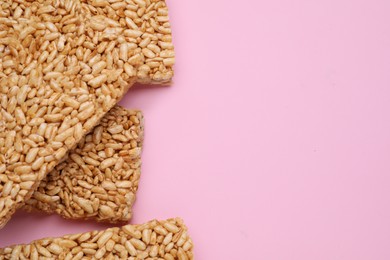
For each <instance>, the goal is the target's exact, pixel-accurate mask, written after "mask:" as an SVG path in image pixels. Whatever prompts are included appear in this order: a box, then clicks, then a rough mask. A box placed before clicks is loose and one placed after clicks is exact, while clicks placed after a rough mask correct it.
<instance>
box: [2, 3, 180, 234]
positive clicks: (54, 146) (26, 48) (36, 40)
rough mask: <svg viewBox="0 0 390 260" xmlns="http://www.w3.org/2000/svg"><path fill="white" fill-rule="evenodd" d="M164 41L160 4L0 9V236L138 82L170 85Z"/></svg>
mask: <svg viewBox="0 0 390 260" xmlns="http://www.w3.org/2000/svg"><path fill="white" fill-rule="evenodd" d="M170 35H171V29H170V24H169V22H168V15H167V8H166V4H165V2H164V1H160V0H134V1H131V0H130V1H129V0H118V1H107V0H92V1H86V0H83V1H79V0H65V1H62V0H61V1H60V0H45V1H28V0H19V1H12V0H4V1H2V2H1V3H0V92H1V96H0V105H1V113H0V228H1V227H3V226H4V225H5V224H6V223H7V221H8V220H9V219H10V218H11V216H12V214H13V213H14V212H15V210H16V209H17V208H20V207H21V206H22V205H23V204H24V203H25V201H27V200H28V199H29V198H30V197H31V195H32V193H33V191H34V190H35V189H36V188H37V187H38V185H39V183H40V181H41V180H42V179H43V178H44V177H45V176H46V174H47V173H49V172H50V171H51V170H53V169H54V167H55V166H56V165H57V164H58V163H59V162H60V160H62V158H63V157H64V156H65V155H66V154H67V152H68V151H69V150H70V149H73V148H74V147H75V146H76V145H77V143H79V142H80V140H81V139H82V138H83V136H85V135H86V134H87V133H88V132H90V131H91V130H92V129H93V127H94V126H95V125H97V124H98V123H99V121H100V120H101V118H102V117H103V116H104V114H105V113H106V112H108V111H109V110H110V109H111V108H112V107H113V106H114V105H115V104H116V103H117V102H118V101H119V100H120V98H121V97H122V96H123V95H124V93H125V92H126V91H127V89H128V88H129V86H131V85H132V84H133V83H134V82H135V81H136V80H137V78H138V80H140V81H142V79H145V81H146V82H147V81H148V80H150V79H152V80H153V81H157V82H158V81H160V82H163V81H164V80H168V79H170V78H171V72H170V70H169V69H168V68H169V67H170V66H171V65H172V64H173V62H174V59H173V57H171V56H173V55H174V54H173V50H172V49H171V48H172V47H171V36H170ZM166 43H168V44H166ZM156 46H157V47H158V48H156ZM159 51H160V52H159ZM145 62H146V63H145ZM160 69H164V71H160Z"/></svg>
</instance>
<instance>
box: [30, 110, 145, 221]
mask: <svg viewBox="0 0 390 260" xmlns="http://www.w3.org/2000/svg"><path fill="white" fill-rule="evenodd" d="M142 141H143V116H142V113H141V112H140V111H136V110H126V109H124V108H123V107H120V106H115V107H114V108H113V109H111V110H110V111H109V112H108V113H107V114H106V115H105V116H104V117H103V119H102V121H100V124H99V126H97V127H95V129H94V130H93V131H92V132H91V133H90V134H88V135H87V136H86V137H84V138H83V139H82V140H81V142H80V143H79V144H78V146H77V147H76V149H74V150H72V151H70V153H69V156H68V158H64V159H65V160H64V161H63V162H62V163H60V164H59V165H57V166H56V167H55V168H54V170H53V171H51V172H50V173H49V174H48V175H47V176H46V178H45V179H43V180H42V181H41V183H40V185H39V187H38V190H36V191H35V192H34V194H33V196H32V197H31V198H30V199H29V200H28V201H27V202H26V204H25V205H24V207H23V208H24V209H26V210H28V211H31V210H33V209H37V210H41V211H44V212H46V213H57V214H59V215H61V216H63V217H65V218H69V219H94V220H97V221H105V222H123V221H128V220H130V218H131V216H132V211H131V209H132V206H133V203H134V200H135V193H136V191H137V189H138V182H139V177H140V174H141V171H140V167H141V149H142Z"/></svg>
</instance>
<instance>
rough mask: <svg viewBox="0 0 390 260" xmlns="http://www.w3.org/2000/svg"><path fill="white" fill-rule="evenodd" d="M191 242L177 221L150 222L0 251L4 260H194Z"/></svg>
mask: <svg viewBox="0 0 390 260" xmlns="http://www.w3.org/2000/svg"><path fill="white" fill-rule="evenodd" d="M193 258H194V257H193V243H192V240H191V238H190V237H189V236H188V231H187V228H186V226H185V225H184V223H183V221H182V220H181V219H179V218H176V219H169V220H165V221H157V220H152V221H150V222H148V223H146V224H142V225H127V226H123V227H121V228H109V229H106V230H103V231H92V232H87V233H83V234H77V235H67V236H64V237H60V238H46V239H40V240H36V241H33V242H31V243H30V244H28V245H15V246H11V247H6V248H3V249H0V260H3V259H32V260H35V259H65V260H71V259H73V260H77V259H130V260H135V259H161V260H164V259H166V260H173V259H179V260H190V259H193Z"/></svg>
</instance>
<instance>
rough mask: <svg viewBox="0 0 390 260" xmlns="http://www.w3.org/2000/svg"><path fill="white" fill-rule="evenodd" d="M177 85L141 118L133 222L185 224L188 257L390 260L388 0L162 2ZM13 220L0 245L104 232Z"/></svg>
mask: <svg viewBox="0 0 390 260" xmlns="http://www.w3.org/2000/svg"><path fill="white" fill-rule="evenodd" d="M167 1H168V4H169V7H170V15H171V20H172V26H173V32H174V41H175V44H176V52H177V66H176V77H175V83H174V84H173V86H172V87H169V88H165V87H157V88H152V87H150V88H146V89H143V88H141V87H137V88H135V89H133V90H132V91H130V93H129V94H128V95H127V96H126V97H125V99H124V100H123V101H122V103H121V104H122V105H124V106H126V107H128V108H141V109H143V111H144V112H145V116H146V139H145V151H144V153H143V171H142V174H143V175H142V180H141V183H140V185H141V186H140V189H139V192H138V198H137V202H136V206H135V208H134V210H135V216H134V218H133V220H132V223H141V222H144V221H147V220H150V219H153V218H160V219H164V218H168V217H173V216H181V217H183V218H184V219H185V221H186V223H187V225H188V227H189V228H190V233H191V235H192V237H193V240H194V242H195V246H196V247H195V255H196V259H200V260H203V259H232V260H233V259H267V260H270V259H271V260H273V259H275V260H276V259H280V260H285V259H289V260H290V259H297V260H298V259H299V260H309V259H310V260H312V259H315V260H322V259H324V260H325V259H327V260H328V259H332V260H334V259H353V260H359V259H376V260H381V259H390V246H389V244H390V185H389V183H390V160H389V158H390V33H389V24H390V16H389V10H390V2H389V1H388V0H372V1H363V0H354V1H352V0H327V1H325V0H324V1H309V0H296V1H290V0H274V1H256V0H243V1H222V0H214V1H208V0H191V1H183V0H167ZM103 227H104V225H99V224H95V223H93V222H72V221H66V220H62V219H61V218H59V217H57V216H43V215H39V214H34V215H30V214H26V213H22V212H20V213H18V214H17V215H16V216H15V217H14V218H13V219H12V221H11V222H10V223H9V224H8V225H7V226H6V227H5V228H4V229H3V230H1V231H0V247H1V246H6V245H8V244H13V243H20V242H28V241H30V240H32V239H37V238H40V237H45V236H59V235H63V234H65V233H74V232H81V231H87V230H90V229H102V228H103Z"/></svg>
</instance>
